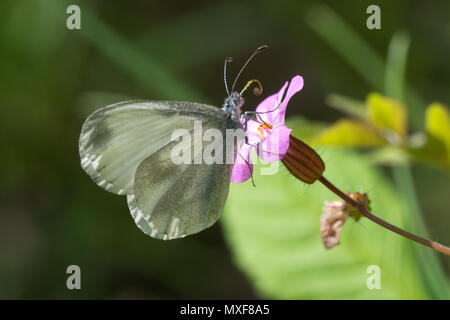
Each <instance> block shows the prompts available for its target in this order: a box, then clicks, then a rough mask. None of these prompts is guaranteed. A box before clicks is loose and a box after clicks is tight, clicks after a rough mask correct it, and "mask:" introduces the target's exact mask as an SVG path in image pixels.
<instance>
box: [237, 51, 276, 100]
mask: <svg viewBox="0 0 450 320" xmlns="http://www.w3.org/2000/svg"><path fill="white" fill-rule="evenodd" d="M267 48H268V46H266V45H264V46H261V47H259V48H258V49H256V50H255V51H254V52H253V53H252V55H251V56H250V58H248V59H247V62H245V63H244V65H243V66H242V68H241V70H240V71H239V73H238V75H237V76H236V78H234V82H233V86H232V87H231V92H234V86H235V85H236V82H237V81H238V79H239V76H240V75H241V73H242V71H244V69H245V67H246V66H247V64H248V63H249V62H250V61H251V60H252V59H253V57H254V56H256V55H257V54H258V53H260V52H261V51H263V50H265V49H267Z"/></svg>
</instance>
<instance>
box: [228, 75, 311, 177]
mask: <svg viewBox="0 0 450 320" xmlns="http://www.w3.org/2000/svg"><path fill="white" fill-rule="evenodd" d="M286 88H287V92H286ZM302 88H303V78H302V77H300V76H295V77H293V78H292V80H291V82H290V83H289V86H288V82H286V83H285V84H284V86H283V87H282V88H281V90H280V91H279V92H278V93H276V94H274V95H271V96H269V97H268V98H266V99H265V100H264V101H263V102H261V103H260V104H259V105H258V107H257V108H256V112H257V113H258V114H257V115H256V117H255V119H256V121H255V120H251V119H250V120H248V122H247V131H246V135H247V137H248V144H244V145H243V146H242V147H241V148H240V149H239V151H238V155H237V157H236V162H235V164H234V166H233V172H232V174H231V182H235V183H241V182H244V181H246V180H248V179H249V178H250V177H251V171H253V165H252V163H251V160H250V152H251V150H252V149H256V152H257V154H258V156H259V157H260V158H261V159H262V160H264V161H266V162H274V161H278V160H281V159H282V158H283V156H284V155H285V153H286V151H287V149H288V147H289V134H290V132H291V130H292V129H290V128H288V127H286V126H285V124H284V116H285V113H286V107H287V104H288V102H289V100H290V99H291V97H292V96H293V95H294V94H296V93H297V92H299V91H300V90H301V89H302ZM285 92H286V96H285V95H284V94H285ZM283 97H284V99H283ZM242 121H243V122H244V121H245V119H242Z"/></svg>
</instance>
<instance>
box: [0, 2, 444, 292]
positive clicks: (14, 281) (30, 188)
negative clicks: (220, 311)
mask: <svg viewBox="0 0 450 320" xmlns="http://www.w3.org/2000/svg"><path fill="white" fill-rule="evenodd" d="M70 4H77V5H79V6H80V8H81V30H68V29H67V28H66V19H67V17H68V16H69V15H68V14H66V8H67V7H68V5H70ZM371 4H377V5H379V6H380V8H381V27H382V28H381V30H368V29H367V28H366V19H367V17H368V16H369V15H368V14H366V8H367V7H368V6H369V5H371ZM0 12H1V19H0V45H1V50H0V98H1V100H0V101H1V106H0V123H1V126H0V128H1V135H0V142H1V147H2V148H1V150H2V152H1V157H0V164H1V168H2V170H1V171H2V172H1V178H0V200H1V202H0V298H3V299H5V298H8V299H11V298H18V299H36V298H37V299H43V298H56V299H86V298H96V299H116V298H125V299H126V298H149V299H153V298H209V299H216V298H225V299H226V298H235V299H241V298H275V299H277V298H283V299H329V298H331V299H335V298H337V299H368V298H376V299H378V298H381V299H448V298H449V290H448V274H449V272H450V259H449V258H448V257H444V256H442V255H437V254H434V252H432V251H431V250H430V249H428V248H421V247H420V246H419V245H416V244H412V243H410V242H409V241H407V240H404V239H401V238H400V237H398V236H397V235H393V234H391V233H389V232H388V231H386V230H384V229H381V228H379V227H378V226H376V225H373V223H371V222H369V221H364V219H362V220H361V221H360V222H359V223H355V222H353V221H348V222H347V223H346V225H345V227H344V230H343V232H342V238H341V244H340V245H339V246H338V247H336V248H333V249H332V250H330V251H325V250H324V249H323V246H322V244H321V241H320V227H319V216H320V214H321V208H322V206H323V202H324V200H334V199H336V197H335V196H334V195H332V194H331V193H330V192H329V191H327V190H326V189H325V188H324V187H323V186H321V185H319V184H314V185H313V186H306V185H303V184H302V183H301V182H299V181H297V180H295V179H293V178H292V177H291V176H289V174H288V173H287V171H286V170H282V171H281V172H280V174H278V175H276V176H260V175H258V174H256V176H255V179H256V188H253V187H252V186H251V183H249V182H246V183H244V184H240V185H234V184H233V185H232V186H231V190H230V195H229V198H228V201H227V207H226V210H225V212H224V216H223V219H222V220H221V222H219V223H217V224H216V225H214V226H213V227H212V228H210V229H208V230H206V231H204V232H201V233H200V234H198V235H194V236H191V237H188V238H186V239H182V240H176V241H169V242H164V241H159V240H154V239H151V238H149V237H147V236H146V235H145V234H143V233H142V232H141V231H140V230H139V229H138V228H137V227H136V226H135V224H134V222H133V220H132V219H131V216H130V214H129V211H128V207H127V204H126V201H125V198H124V197H119V196H116V195H114V194H110V193H108V192H105V191H104V190H102V189H101V188H99V187H97V186H96V185H95V184H94V183H93V182H92V181H91V180H90V178H89V177H88V176H87V175H86V174H85V173H84V172H83V170H82V169H81V167H80V164H79V162H80V159H79V155H78V137H79V133H80V129H81V125H82V123H83V121H84V119H85V118H86V117H87V115H88V114H89V113H90V112H92V111H93V110H95V109H97V108H99V107H101V106H105V105H107V104H110V103H114V102H118V101H121V100H126V99H137V98H139V99H151V100H158V99H162V100H188V101H197V102H203V103H208V104H213V105H221V104H222V102H223V99H224V97H225V90H224V86H223V78H222V77H223V74H222V68H223V60H224V58H225V57H228V56H233V58H234V62H233V63H232V64H231V65H230V69H229V74H230V76H231V75H234V74H236V72H237V71H238V70H239V68H240V66H241V65H242V63H243V62H244V61H245V59H246V58H247V57H248V56H249V54H250V53H251V52H252V51H253V50H254V49H255V48H257V47H258V46H260V45H262V44H267V45H269V47H270V49H269V50H268V51H267V52H265V53H264V54H261V55H259V56H258V57H257V58H256V59H255V61H253V62H252V63H251V64H250V65H249V66H248V68H247V69H246V70H245V72H244V74H243V77H242V78H241V81H240V84H239V85H238V86H239V87H240V86H242V85H243V84H244V83H245V80H248V79H253V78H256V79H259V80H260V81H261V82H262V83H263V86H264V93H263V95H267V94H272V93H274V92H277V91H278V90H279V88H280V87H281V86H282V84H283V83H284V82H285V81H287V80H288V79H290V78H291V77H292V76H294V75H296V74H300V75H302V76H303V77H304V80H305V87H304V89H303V90H302V91H301V92H300V93H299V94H297V95H296V96H294V97H293V98H292V100H291V102H290V104H289V107H288V118H289V125H290V126H291V127H292V128H293V129H294V131H293V133H294V134H295V135H296V136H297V137H299V138H302V139H305V140H306V141H308V142H311V143H312V145H313V146H314V147H315V148H316V149H317V150H318V152H319V153H320V154H321V155H322V157H323V158H324V160H325V162H326V165H327V169H326V171H325V175H326V176H327V177H328V178H329V179H330V180H331V181H333V182H334V183H335V184H336V185H337V186H339V187H341V188H342V189H343V190H344V191H345V192H354V191H363V192H368V193H369V196H370V197H371V199H372V202H373V206H372V207H373V211H374V213H375V214H377V215H379V216H381V217H383V218H385V219H386V220H388V221H390V222H392V223H395V224H397V225H399V226H402V227H404V228H406V229H408V230H410V231H414V232H416V233H418V234H421V235H424V236H426V235H428V236H429V237H430V238H431V239H433V240H437V241H440V242H442V243H444V244H447V245H448V244H450V234H449V232H448V230H449V227H450V212H449V211H450V210H449V207H450V197H449V193H450V182H449V163H450V162H448V159H449V158H448V155H449V154H450V151H449V150H450V149H447V151H446V149H445V148H450V147H449V144H448V142H449V140H445V139H447V138H445V137H449V135H450V134H449V132H450V131H449V130H450V129H448V127H445V126H446V125H448V121H447V122H445V121H446V120H445V116H448V114H446V113H445V112H446V111H445V110H448V109H445V107H443V109H442V110H444V111H442V112H443V113H442V114H443V115H444V116H443V117H437V118H439V119H440V120H442V121H443V122H442V123H443V125H433V121H432V120H429V119H432V117H431V116H430V117H428V118H427V113H426V112H427V106H428V105H429V104H430V103H431V102H434V101H438V102H441V103H442V104H443V105H445V104H447V105H448V103H449V101H450V91H449V90H448V89H449V88H450V64H449V60H448V57H449V53H450V19H449V13H450V3H449V2H448V1H433V2H431V1H429V2H426V1H395V2H394V1H357V2H356V1H339V2H337V1H323V2H318V1H294V0H292V1H254V2H253V1H203V0H194V1H133V2H125V1H106V0H104V1H100V0H90V1H65V0H64V1H63V0H40V1H26V0H14V1H13V0H6V1H5V0H3V1H1V3H0ZM371 92H379V93H380V94H382V95H384V96H389V97H392V98H395V99H397V100H399V101H402V102H403V104H404V105H405V106H406V109H405V110H406V112H407V117H408V124H406V123H403V124H401V125H403V126H405V127H406V126H408V137H411V139H410V138H408V137H407V136H404V137H402V139H403V140H401V143H400V144H395V143H390V142H386V140H383V142H382V143H366V142H367V141H356V143H354V141H353V140H352V141H349V140H348V139H347V138H345V135H343V134H341V133H342V132H341V131H339V130H338V131H337V132H338V133H337V134H335V136H333V135H332V134H331V137H334V138H333V139H334V140H333V139H331V140H330V139H328V140H327V139H324V138H323V136H324V135H325V134H327V133H328V134H329V133H330V131H327V130H332V129H335V128H336V127H335V126H334V125H333V123H335V121H336V120H338V119H342V118H346V119H354V118H355V117H354V116H355V114H357V113H358V112H361V111H363V108H364V106H365V105H364V101H366V98H367V96H368V94H369V93H371ZM331 94H338V96H336V95H331ZM342 97H347V98H351V99H352V100H351V101H352V102H354V101H357V102H354V103H353V104H352V103H350V102H349V101H348V100H345V99H347V98H342ZM336 99H337V100H336ZM339 99H340V100H339ZM342 99H344V100H345V101H344V102H342ZM246 100H247V108H248V109H249V110H251V109H253V108H254V107H255V106H256V105H257V104H258V102H259V101H260V98H258V97H252V96H250V95H248V96H247V97H246ZM336 101H337V102H336ZM360 101H361V103H360ZM352 106H353V107H355V106H356V107H355V108H356V109H358V108H359V109H358V110H359V111H356V112H355V109H354V108H353V109H352V108H351V107H352ZM332 107H334V108H332ZM366 107H367V106H366ZM350 109H352V110H353V111H349V110H350ZM388 109H389V108H388ZM389 110H390V109H389ZM349 114H350V116H349ZM390 116H392V114H390ZM428 116H429V114H428ZM435 118H436V117H435ZM427 119H428V120H429V122H428V125H427ZM447 120H448V119H447ZM352 121H353V120H352ZM430 123H431V124H430ZM430 127H433V128H435V129H436V130H437V132H438V134H437V138H436V139H434V138H433V139H434V140H436V141H437V142H436V143H434V144H433V145H430V143H429V141H431V140H433V139H431V138H432V134H431V133H432V132H435V131H436V130H435V131H432V130H430ZM442 128H443V129H442ZM382 129H383V128H382ZM384 129H387V130H389V129H391V128H389V126H387V128H384ZM351 130H353V129H351ZM351 130H350V131H345V132H347V133H348V132H350V134H349V136H350V138H349V139H350V140H351V137H352V136H353V137H354V136H355V134H352V133H353V131H351ZM416 133H419V134H416ZM329 136H330V135H329ZM336 136H337V137H338V138H339V139H335V138H336ZM356 136H359V135H356ZM342 137H344V138H342ZM442 137H444V138H442ZM341 138H342V139H341ZM346 139H347V140H346ZM421 139H422V140H421ZM424 139H425V140H424ZM448 139H450V138H448ZM369 140H370V139H369ZM434 140H433V141H434ZM330 141H331V142H330ZM370 141H374V140H370ZM417 141H419V142H418V144H419V145H420V144H421V143H422V144H421V146H419V149H414V146H415V145H417ZM421 141H422V142H421ZM423 141H425V142H423ZM446 143H447V144H446ZM330 145H337V146H340V147H339V148H334V147H331V146H330ZM380 145H381V147H380ZM343 147H344V148H343ZM413 149H414V150H413ZM417 150H419V151H417ZM446 152H447V153H446ZM257 171H258V170H256V172H257ZM71 264H76V265H79V266H80V267H81V276H82V290H72V291H70V290H68V289H67V288H66V279H67V277H68V275H67V274H66V268H67V266H69V265H71ZM369 265H378V266H380V269H381V290H368V289H367V287H366V279H367V277H368V275H367V274H366V269H367V267H368V266H369Z"/></svg>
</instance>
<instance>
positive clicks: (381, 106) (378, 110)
mask: <svg viewBox="0 0 450 320" xmlns="http://www.w3.org/2000/svg"><path fill="white" fill-rule="evenodd" d="M367 116H368V118H369V120H370V121H372V122H373V123H374V124H375V125H377V126H378V127H379V128H381V129H389V130H392V131H394V132H396V133H397V134H398V135H399V136H400V137H401V138H404V137H405V136H406V109H405V106H404V105H403V104H401V103H400V102H399V101H397V100H394V99H390V98H386V97H383V96H382V95H380V94H378V93H371V94H369V95H368V97H367Z"/></svg>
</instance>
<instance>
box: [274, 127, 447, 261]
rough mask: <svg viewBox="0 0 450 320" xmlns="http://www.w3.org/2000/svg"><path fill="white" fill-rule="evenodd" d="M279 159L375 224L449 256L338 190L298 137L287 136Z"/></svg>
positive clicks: (435, 244)
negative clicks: (281, 157)
mask: <svg viewBox="0 0 450 320" xmlns="http://www.w3.org/2000/svg"><path fill="white" fill-rule="evenodd" d="M281 161H282V162H283V164H284V165H285V166H286V168H287V169H288V170H289V171H290V172H291V173H292V175H294V176H295V177H296V178H298V179H299V180H301V181H303V182H305V183H309V184H312V183H314V182H315V181H316V180H319V181H320V182H321V183H322V184H323V185H324V186H325V187H327V188H328V189H330V190H331V191H332V192H333V193H335V194H337V195H338V196H339V197H340V198H342V199H343V200H344V201H345V202H346V203H347V204H348V205H350V206H352V207H353V208H355V209H357V210H358V211H359V212H360V213H361V214H362V215H363V216H364V217H366V218H368V219H369V220H372V221H373V222H375V223H376V224H378V225H380V226H382V227H384V228H386V229H388V230H390V231H393V232H395V233H397V234H399V235H401V236H403V237H405V238H408V239H410V240H413V241H415V242H418V243H420V244H423V245H425V246H428V247H430V248H433V249H434V250H437V251H439V252H441V253H444V254H446V255H449V256H450V248H449V247H446V246H444V245H442V244H440V243H437V242H434V241H431V240H428V239H425V238H422V237H419V236H417V235H415V234H412V233H410V232H408V231H405V230H403V229H400V228H398V227H396V226H394V225H392V224H390V223H388V222H386V221H384V220H382V219H380V218H378V217H377V216H375V215H373V214H372V213H371V212H370V211H369V210H368V209H367V204H366V202H365V201H355V199H356V198H355V197H352V196H351V195H352V194H349V195H347V194H345V193H344V192H342V191H341V190H339V189H338V188H337V187H336V186H335V185H334V184H332V183H331V182H330V181H328V180H327V179H326V178H325V177H324V176H323V175H322V174H323V171H324V170H325V165H324V163H323V161H322V159H321V158H320V156H319V155H318V154H317V153H316V152H315V151H314V150H313V149H312V148H311V147H309V146H308V145H307V144H305V143H304V142H302V141H300V140H299V139H297V138H295V137H293V136H290V137H289V147H288V150H287V152H286V154H285V156H284V157H283V159H282V160H281Z"/></svg>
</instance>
